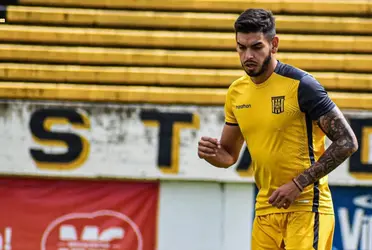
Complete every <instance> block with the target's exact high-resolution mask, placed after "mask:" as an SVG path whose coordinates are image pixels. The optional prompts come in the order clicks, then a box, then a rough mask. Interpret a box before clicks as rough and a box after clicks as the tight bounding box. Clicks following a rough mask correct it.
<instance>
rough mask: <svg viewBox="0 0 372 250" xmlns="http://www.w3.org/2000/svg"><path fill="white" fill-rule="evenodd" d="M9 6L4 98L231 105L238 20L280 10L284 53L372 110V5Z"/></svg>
mask: <svg viewBox="0 0 372 250" xmlns="http://www.w3.org/2000/svg"><path fill="white" fill-rule="evenodd" d="M10 2H11V3H12V4H10V5H8V6H6V8H3V10H2V11H1V12H2V13H1V15H2V16H4V17H5V19H6V22H5V23H4V24H1V25H0V41H1V43H0V60H1V62H2V63H0V97H1V98H32V99H53V100H55V99H57V100H71V101H79V100H81V101H87V100H89V101H113V102H128V101H130V102H153V103H183V104H187V103H190V104H203V105H204V104H211V105H216V104H219V105H220V104H222V103H223V102H224V95H225V93H226V89H227V87H228V86H229V84H231V82H232V81H233V80H235V79H236V78H238V77H240V76H241V75H242V74H243V71H242V70H241V69H240V62H239V59H238V56H237V54H236V52H235V51H234V50H235V41H234V33H233V23H234V21H235V19H236V17H237V16H238V14H239V13H240V12H241V11H243V10H244V9H246V8H249V7H261V8H267V9H271V10H272V11H273V12H274V13H275V14H276V17H277V29H278V34H279V36H280V48H279V49H280V52H279V53H278V59H279V60H281V61H283V62H285V63H289V64H292V65H295V66H298V67H300V68H303V69H305V70H307V71H310V72H311V73H312V74H314V76H316V77H317V78H318V79H319V80H320V81H321V82H322V84H323V85H324V86H325V87H326V88H327V90H328V92H329V93H330V95H331V96H332V97H333V98H334V100H335V101H336V103H338V104H339V105H340V106H341V107H342V108H359V109H365V108H366V109H371V108H372V73H371V71H372V63H371V62H372V21H371V20H370V19H369V18H367V16H369V15H370V14H371V12H372V2H370V1H367V0H363V1H358V2H353V1H341V0H332V1H330V0H329V1H318V0H316V1H314V0H301V1H295V0H266V1H254V0H250V1H246V0H245V1H242V0H213V1H212V0H173V1H170V0H159V1H150V0H141V1H134V0H133V1H129V0H128V1H114V0H112V1H110V0H106V1H99V0H86V1H76V0H44V1H41V0H40V1H39V0H20V1H10Z"/></svg>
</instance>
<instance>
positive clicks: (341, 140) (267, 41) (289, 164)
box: [198, 9, 358, 250]
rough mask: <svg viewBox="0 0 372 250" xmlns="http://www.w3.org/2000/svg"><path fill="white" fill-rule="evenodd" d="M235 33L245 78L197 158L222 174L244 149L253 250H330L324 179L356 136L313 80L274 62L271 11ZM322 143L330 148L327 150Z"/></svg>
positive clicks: (258, 12)
mask: <svg viewBox="0 0 372 250" xmlns="http://www.w3.org/2000/svg"><path fill="white" fill-rule="evenodd" d="M235 32H236V44H237V52H238V54H239V57H240V61H241V64H242V67H243V69H244V70H245V72H246V73H247V75H245V76H243V77H241V78H239V79H237V80H236V81H235V82H233V83H232V84H231V86H230V87H229V89H228V93H227V96H226V102H225V125H224V128H223V131H222V135H221V138H220V140H218V139H216V138H210V137H202V138H201V140H200V141H199V145H198V155H199V157H200V158H202V159H205V160H206V161H208V162H209V163H210V164H212V165H214V166H216V167H220V168H227V167H229V166H231V165H233V164H234V163H235V162H236V161H237V159H238V157H239V154H240V151H241V147H242V144H243V142H244V141H245V142H246V144H247V147H248V150H249V152H250V154H251V157H252V167H253V171H254V178H255V182H256V185H257V188H258V190H259V192H258V195H257V198H256V207H255V219H254V223H253V229H252V246H251V249H252V250H259V249H283V248H285V249H287V250H302V249H303V250H310V249H316V250H331V249H332V240H333V232H334V212H333V204H332V197H331V193H330V190H329V187H328V180H327V175H328V174H329V173H330V172H331V171H333V170H334V169H335V168H336V167H337V166H339V165H340V164H341V163H342V162H343V161H345V160H346V159H347V158H348V157H349V156H350V155H352V154H353V153H354V152H355V151H356V150H357V149H358V142H357V140H356V138H355V135H354V133H353V131H352V129H351V128H350V126H349V124H348V123H347V121H346V120H345V118H344V116H343V114H342V113H341V112H340V110H339V109H338V107H337V106H336V105H335V104H334V102H333V101H332V100H331V99H330V98H329V96H328V95H327V92H326V91H325V90H324V88H323V87H322V86H321V85H320V84H319V83H318V81H317V80H316V79H315V78H314V77H313V76H311V75H310V74H309V73H307V72H305V71H303V70H300V69H298V68H295V67H293V66H290V65H287V64H284V63H281V62H279V61H278V60H276V59H275V54H276V53H277V51H278V46H279V38H278V36H277V35H276V31H275V19H274V17H273V15H272V13H271V12H270V11H266V10H263V9H248V10H246V11H245V12H244V13H242V14H241V15H240V16H239V17H238V19H237V20H236V22H235ZM325 136H327V137H328V138H329V139H330V140H331V141H332V144H331V145H330V146H329V147H328V148H327V150H325V143H324V142H325ZM242 202H244V201H242ZM247 212H248V211H247Z"/></svg>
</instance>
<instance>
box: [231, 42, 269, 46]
mask: <svg viewBox="0 0 372 250" xmlns="http://www.w3.org/2000/svg"><path fill="white" fill-rule="evenodd" d="M236 43H237V44H238V45H239V46H242V47H247V46H246V45H243V44H241V43H239V42H236ZM261 44H263V42H262V41H256V42H254V43H252V44H251V46H250V47H254V46H257V45H261Z"/></svg>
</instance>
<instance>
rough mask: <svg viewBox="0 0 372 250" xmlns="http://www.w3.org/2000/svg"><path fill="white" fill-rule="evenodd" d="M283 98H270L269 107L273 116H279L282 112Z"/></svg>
mask: <svg viewBox="0 0 372 250" xmlns="http://www.w3.org/2000/svg"><path fill="white" fill-rule="evenodd" d="M284 99H285V98H284V96H273V97H271V106H272V113H273V114H280V113H283V112H284Z"/></svg>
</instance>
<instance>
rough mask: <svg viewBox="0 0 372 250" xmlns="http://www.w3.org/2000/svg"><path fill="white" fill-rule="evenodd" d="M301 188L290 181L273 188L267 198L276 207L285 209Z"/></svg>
mask: <svg viewBox="0 0 372 250" xmlns="http://www.w3.org/2000/svg"><path fill="white" fill-rule="evenodd" d="M300 193H301V190H300V189H299V188H298V187H297V186H296V184H295V183H294V182H293V181H291V182H288V183H286V184H284V185H283V186H281V187H279V188H278V189H277V190H275V191H274V192H273V193H272V194H271V196H270V199H269V203H270V204H271V205H273V206H276V207H277V208H284V209H287V208H289V206H290V205H291V204H292V203H293V202H294V201H295V200H296V198H297V197H298V196H299V195H300Z"/></svg>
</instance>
